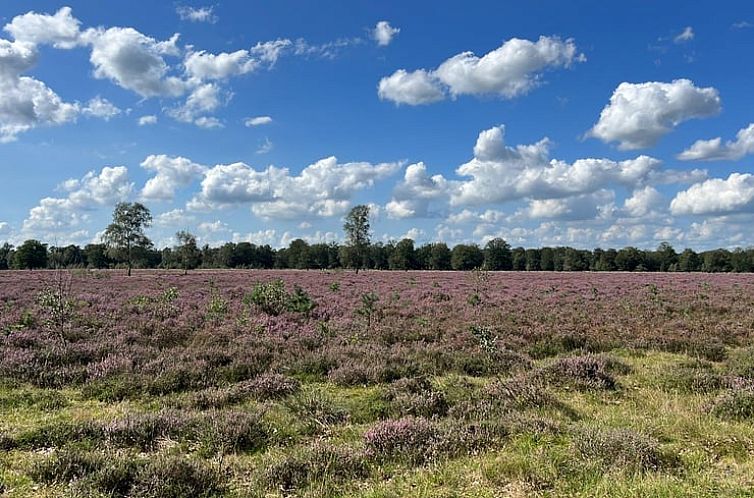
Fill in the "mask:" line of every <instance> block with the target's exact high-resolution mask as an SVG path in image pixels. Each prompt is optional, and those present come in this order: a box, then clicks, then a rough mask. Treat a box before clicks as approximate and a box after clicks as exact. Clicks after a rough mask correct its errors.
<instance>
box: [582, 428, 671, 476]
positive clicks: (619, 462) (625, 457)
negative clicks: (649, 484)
mask: <svg viewBox="0 0 754 498" xmlns="http://www.w3.org/2000/svg"><path fill="white" fill-rule="evenodd" d="M573 442H574V445H575V446H576V449H577V450H578V452H579V454H580V455H581V456H582V457H584V458H588V459H594V460H599V461H600V462H601V463H602V464H603V465H605V466H614V467H619V468H625V469H628V470H632V471H647V470H658V469H660V468H663V467H670V466H673V465H675V464H676V463H677V462H676V460H677V459H676V457H674V456H673V455H670V454H666V453H664V452H663V451H662V450H661V448H660V443H659V442H658V441H657V440H656V439H654V438H652V437H649V436H645V435H643V434H640V433H638V432H635V431H633V430H631V429H594V428H585V429H582V430H579V431H576V432H575V434H574V435H573Z"/></svg>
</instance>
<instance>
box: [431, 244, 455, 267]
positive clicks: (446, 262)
mask: <svg viewBox="0 0 754 498" xmlns="http://www.w3.org/2000/svg"><path fill="white" fill-rule="evenodd" d="M429 268H430V269H432V270H450V269H451V268H452V266H451V252H450V249H448V245H447V244H446V243H445V242H435V243H434V244H432V248H431V250H430V254H429Z"/></svg>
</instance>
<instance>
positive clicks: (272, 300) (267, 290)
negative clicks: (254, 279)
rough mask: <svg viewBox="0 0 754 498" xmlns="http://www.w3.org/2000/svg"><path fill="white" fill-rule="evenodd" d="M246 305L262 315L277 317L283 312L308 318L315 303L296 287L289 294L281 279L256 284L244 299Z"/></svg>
mask: <svg viewBox="0 0 754 498" xmlns="http://www.w3.org/2000/svg"><path fill="white" fill-rule="evenodd" d="M244 303H245V304H246V305H254V306H256V307H258V308H259V309H261V310H262V311H263V312H264V313H267V314H268V315H272V316H278V315H280V314H281V313H283V312H285V311H290V312H292V313H300V314H303V315H305V316H307V317H308V316H309V315H310V314H311V312H312V311H313V310H314V308H316V307H317V303H316V302H315V301H314V300H313V299H312V298H311V296H310V295H309V294H308V293H307V292H306V291H305V290H304V289H302V288H301V287H299V286H298V285H296V286H294V288H293V292H291V293H289V292H288V291H287V290H286V288H285V283H284V282H283V281H282V280H281V279H275V280H271V281H269V282H264V283H258V284H256V285H255V286H254V288H253V289H252V291H251V293H250V294H247V295H246V296H245V297H244Z"/></svg>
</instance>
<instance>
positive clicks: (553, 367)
mask: <svg viewBox="0 0 754 498" xmlns="http://www.w3.org/2000/svg"><path fill="white" fill-rule="evenodd" d="M625 371H626V367H624V366H623V365H622V364H621V363H620V362H618V361H617V360H614V359H611V358H610V357H607V356H603V355H592V354H586V355H581V356H568V357H565V358H560V359H559V360H557V361H555V362H554V363H552V364H550V365H548V366H546V367H544V368H543V369H542V370H541V371H540V373H541V374H542V375H543V377H544V378H545V379H547V380H548V381H549V382H552V383H554V384H557V385H564V384H566V385H571V386H573V387H576V388H578V389H585V390H590V389H604V390H613V389H616V388H617V387H618V383H617V380H616V379H615V377H614V376H613V373H621V372H625Z"/></svg>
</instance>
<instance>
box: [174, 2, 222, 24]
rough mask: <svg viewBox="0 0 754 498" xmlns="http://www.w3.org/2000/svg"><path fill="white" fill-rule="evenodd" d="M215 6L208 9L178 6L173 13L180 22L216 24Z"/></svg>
mask: <svg viewBox="0 0 754 498" xmlns="http://www.w3.org/2000/svg"><path fill="white" fill-rule="evenodd" d="M214 10H215V6H214V5H210V6H208V7H190V6H188V5H179V6H178V7H176V9H175V12H176V14H178V17H179V18H180V19H181V21H191V22H208V23H210V24H214V23H216V22H217V16H216V15H215V14H214Z"/></svg>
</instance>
